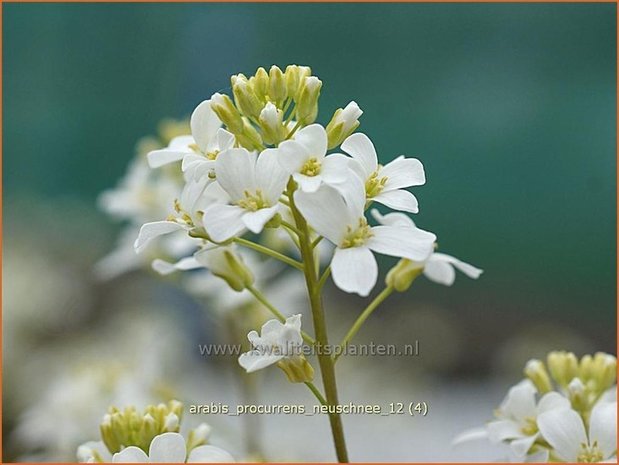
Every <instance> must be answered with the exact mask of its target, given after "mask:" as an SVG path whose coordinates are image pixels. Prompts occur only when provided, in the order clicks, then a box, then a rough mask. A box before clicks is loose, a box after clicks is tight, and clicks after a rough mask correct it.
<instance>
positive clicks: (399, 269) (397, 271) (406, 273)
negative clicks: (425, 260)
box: [385, 258, 423, 292]
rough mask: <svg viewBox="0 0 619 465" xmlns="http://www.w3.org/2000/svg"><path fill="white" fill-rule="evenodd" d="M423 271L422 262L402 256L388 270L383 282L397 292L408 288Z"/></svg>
mask: <svg viewBox="0 0 619 465" xmlns="http://www.w3.org/2000/svg"><path fill="white" fill-rule="evenodd" d="M422 272H423V264H421V263H418V262H414V261H412V260H408V259H406V258H402V259H401V260H400V261H399V262H398V263H397V264H396V265H395V266H394V267H393V268H391V269H390V270H389V272H388V273H387V276H386V278H385V284H386V285H387V286H388V287H393V288H394V289H395V290H396V291H398V292H404V291H406V290H408V288H409V287H411V285H412V284H413V281H415V279H417V277H418V276H419V275H420V274H421V273H422Z"/></svg>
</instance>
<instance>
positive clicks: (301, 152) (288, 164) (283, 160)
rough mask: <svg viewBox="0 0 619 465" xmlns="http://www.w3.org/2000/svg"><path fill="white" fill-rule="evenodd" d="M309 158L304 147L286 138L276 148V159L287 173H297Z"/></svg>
mask: <svg viewBox="0 0 619 465" xmlns="http://www.w3.org/2000/svg"><path fill="white" fill-rule="evenodd" d="M309 158H310V156H309V153H308V152H307V150H306V148H305V147H304V146H302V145H301V144H299V143H298V142H296V141H294V140H287V141H284V142H282V143H281V144H279V147H278V148H277V161H278V162H279V164H280V165H281V167H282V168H283V169H284V170H285V171H286V172H287V173H289V174H292V173H298V172H299V171H301V168H303V165H304V164H305V163H306V162H307V160H308V159H309Z"/></svg>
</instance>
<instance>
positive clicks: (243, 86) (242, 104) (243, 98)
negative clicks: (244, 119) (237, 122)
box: [232, 78, 262, 118]
mask: <svg viewBox="0 0 619 465" xmlns="http://www.w3.org/2000/svg"><path fill="white" fill-rule="evenodd" d="M232 93H233V94H234V102H235V103H236V106H237V108H238V109H239V110H240V111H241V113H243V114H244V115H245V116H250V117H252V118H257V117H258V115H259V114H260V111H261V110H262V102H260V99H259V98H258V96H257V95H256V93H255V92H254V89H253V88H252V86H251V85H250V84H249V81H247V79H241V78H237V79H236V81H235V83H234V86H232Z"/></svg>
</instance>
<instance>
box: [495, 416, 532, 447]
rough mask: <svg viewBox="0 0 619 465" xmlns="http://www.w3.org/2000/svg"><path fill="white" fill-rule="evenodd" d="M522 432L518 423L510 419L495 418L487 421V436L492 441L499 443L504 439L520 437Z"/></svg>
mask: <svg viewBox="0 0 619 465" xmlns="http://www.w3.org/2000/svg"><path fill="white" fill-rule="evenodd" d="M523 436H524V434H522V431H521V430H520V425H518V423H516V422H515V421H512V420H495V421H491V422H490V423H488V438H489V439H490V441H491V442H493V443H499V442H502V441H504V440H506V439H516V438H522V437H523Z"/></svg>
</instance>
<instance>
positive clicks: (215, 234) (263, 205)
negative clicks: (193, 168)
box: [203, 148, 288, 242]
mask: <svg viewBox="0 0 619 465" xmlns="http://www.w3.org/2000/svg"><path fill="white" fill-rule="evenodd" d="M215 171H216V173H217V183H218V184H219V185H220V186H221V187H222V188H223V190H224V191H225V192H226V194H227V195H228V201H227V202H226V203H215V204H213V205H210V206H209V207H208V208H206V209H205V210H204V219H203V224H204V228H205V229H206V232H207V233H208V234H209V236H210V237H211V238H212V239H213V240H214V241H215V242H222V241H225V240H228V239H230V238H232V237H235V236H238V235H240V234H242V233H243V232H245V231H246V230H247V229H249V230H250V231H251V232H253V233H259V232H261V231H262V229H263V228H264V225H265V224H266V223H268V221H269V220H270V219H271V218H273V217H274V216H275V215H276V214H277V212H278V210H279V208H280V204H279V198H280V196H281V195H282V193H283V192H284V188H285V187H286V182H287V181H288V174H287V173H286V172H285V171H284V170H283V169H282V168H281V166H280V165H279V163H278V162H277V150H276V149H267V150H264V151H263V152H262V153H260V155H257V154H256V153H255V152H249V151H247V150H246V149H243V148H234V149H228V150H226V151H224V152H221V153H220V154H219V156H218V157H217V161H216V164H215Z"/></svg>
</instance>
